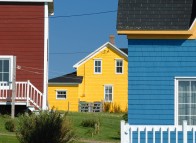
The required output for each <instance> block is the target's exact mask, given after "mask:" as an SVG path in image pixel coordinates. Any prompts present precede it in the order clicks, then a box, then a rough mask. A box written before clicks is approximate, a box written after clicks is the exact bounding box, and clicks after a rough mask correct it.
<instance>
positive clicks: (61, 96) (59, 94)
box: [56, 90, 67, 99]
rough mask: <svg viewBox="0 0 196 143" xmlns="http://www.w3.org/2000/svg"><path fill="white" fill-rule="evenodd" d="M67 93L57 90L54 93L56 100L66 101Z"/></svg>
mask: <svg viewBox="0 0 196 143" xmlns="http://www.w3.org/2000/svg"><path fill="white" fill-rule="evenodd" d="M66 98H67V91H66V90H57V91H56V99H66Z"/></svg>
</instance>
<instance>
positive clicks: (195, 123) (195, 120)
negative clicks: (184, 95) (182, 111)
mask: <svg viewBox="0 0 196 143" xmlns="http://www.w3.org/2000/svg"><path fill="white" fill-rule="evenodd" d="M191 125H196V116H191Z"/></svg>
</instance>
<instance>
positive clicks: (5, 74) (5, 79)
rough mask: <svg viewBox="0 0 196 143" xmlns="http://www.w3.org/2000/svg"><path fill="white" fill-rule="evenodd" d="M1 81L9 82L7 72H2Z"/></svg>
mask: <svg viewBox="0 0 196 143" xmlns="http://www.w3.org/2000/svg"><path fill="white" fill-rule="evenodd" d="M3 81H7V82H9V73H4V74H3Z"/></svg>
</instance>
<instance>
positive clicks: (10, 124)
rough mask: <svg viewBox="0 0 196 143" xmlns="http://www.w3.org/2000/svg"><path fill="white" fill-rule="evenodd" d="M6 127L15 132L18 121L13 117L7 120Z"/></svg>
mask: <svg viewBox="0 0 196 143" xmlns="http://www.w3.org/2000/svg"><path fill="white" fill-rule="evenodd" d="M5 129H6V130H8V131H10V132H14V131H15V129H16V123H15V121H14V120H13V119H10V120H8V121H6V122H5Z"/></svg>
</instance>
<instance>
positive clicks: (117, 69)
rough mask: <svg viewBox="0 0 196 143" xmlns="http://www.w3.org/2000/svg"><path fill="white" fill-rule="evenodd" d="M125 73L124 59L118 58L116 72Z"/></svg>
mask: <svg viewBox="0 0 196 143" xmlns="http://www.w3.org/2000/svg"><path fill="white" fill-rule="evenodd" d="M122 73H123V60H121V59H118V60H116V74H122Z"/></svg>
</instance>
